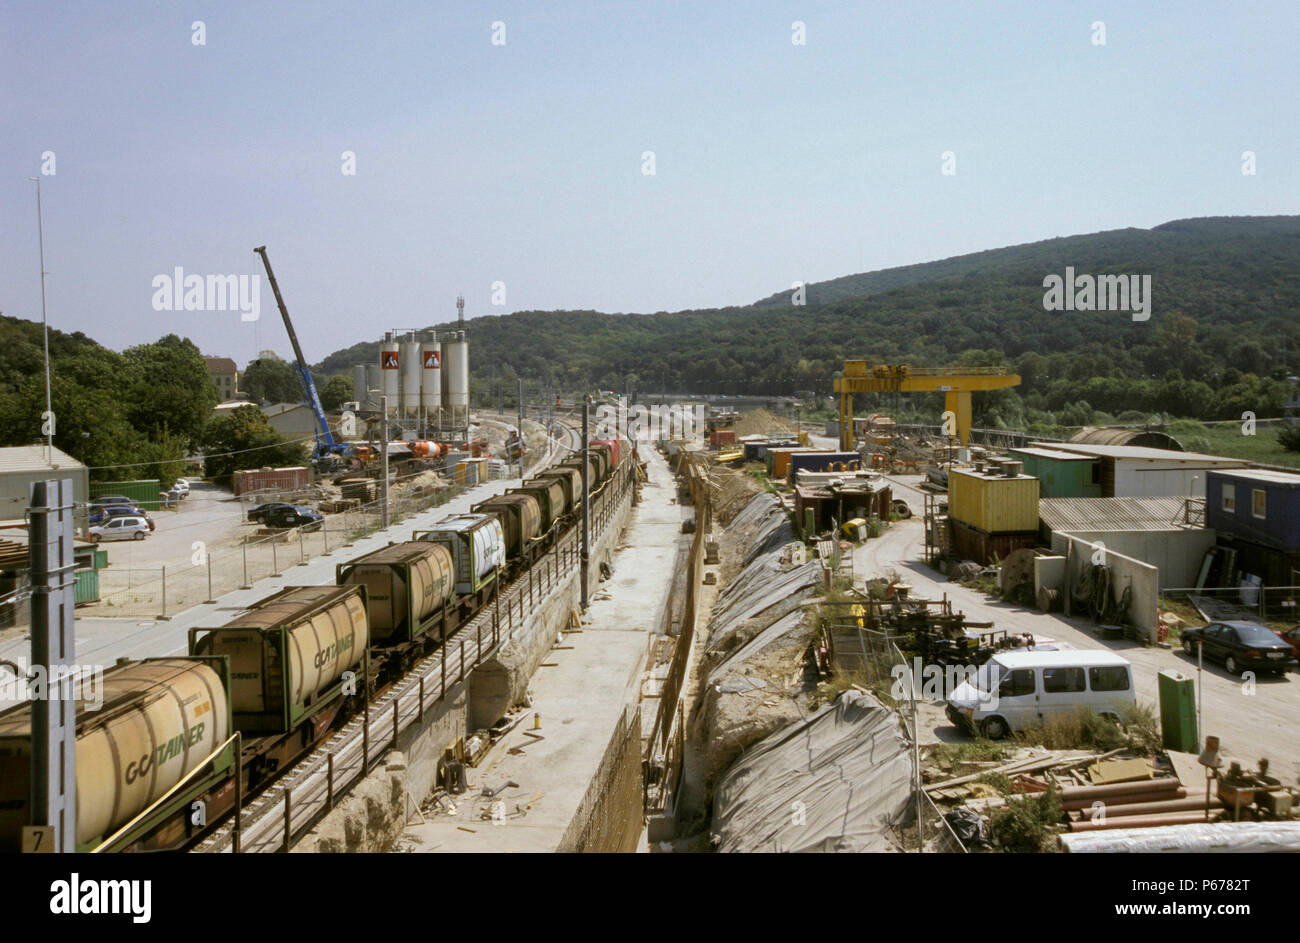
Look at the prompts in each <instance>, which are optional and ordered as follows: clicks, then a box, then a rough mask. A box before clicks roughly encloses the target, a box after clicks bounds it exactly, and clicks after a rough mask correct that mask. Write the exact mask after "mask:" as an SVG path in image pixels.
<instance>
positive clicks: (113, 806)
mask: <svg viewBox="0 0 1300 943" xmlns="http://www.w3.org/2000/svg"><path fill="white" fill-rule="evenodd" d="M229 680H230V679H229V675H228V666H227V664H226V661H225V659H221V658H149V659H145V660H143V661H135V662H131V661H123V662H122V663H120V664H118V665H116V666H115V667H112V668H109V669H108V670H107V671H105V672H104V674H103V678H102V684H101V685H100V687H99V693H100V694H101V695H102V698H103V701H102V704H97V703H93V702H88V701H85V700H83V701H81V702H79V703H78V704H77V746H76V768H77V772H76V777H77V782H76V789H77V814H76V823H75V824H76V845H77V850H78V851H92V850H104V851H116V850H122V849H126V848H130V849H132V850H139V851H145V850H163V849H168V848H177V847H180V846H181V845H183V844H184V843H185V841H186V840H187V839H188V838H189V837H190V835H191V833H192V831H193V829H194V826H193V824H192V822H191V804H192V803H193V802H195V801H196V800H199V799H203V800H204V801H205V802H207V801H210V800H212V799H213V793H214V792H218V793H222V794H224V793H231V794H233V774H234V771H235V769H236V763H237V761H238V758H237V757H236V756H235V749H234V741H233V739H232V737H231V734H232V718H231V711H230V702H229V699H228V697H227V691H228V685H229ZM85 688H86V686H85V684H84V683H83V691H84V690H85ZM98 700H99V699H98V698H96V702H97V701H98ZM31 725H32V715H31V704H30V703H24V704H19V705H16V706H14V707H11V708H9V709H8V710H6V711H4V712H2V713H0V852H14V851H19V850H20V847H21V841H22V829H23V827H24V826H26V825H29V824H31V820H32V807H31V736H32V727H31ZM232 797H233V796H226V800H227V802H229V801H230V799H231V798H232Z"/></svg>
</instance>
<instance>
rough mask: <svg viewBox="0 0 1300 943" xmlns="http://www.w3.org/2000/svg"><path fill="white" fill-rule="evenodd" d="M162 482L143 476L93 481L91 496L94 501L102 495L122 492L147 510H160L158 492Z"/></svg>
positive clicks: (121, 493)
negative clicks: (129, 478) (120, 479)
mask: <svg viewBox="0 0 1300 943" xmlns="http://www.w3.org/2000/svg"><path fill="white" fill-rule="evenodd" d="M161 490H162V483H161V482H160V481H159V480H158V479H157V478H143V479H137V480H136V481H92V482H91V483H90V498H91V500H92V501H93V500H94V499H95V498H98V497H99V496H101V495H105V494H120V495H122V496H124V497H127V498H130V499H131V500H132V501H134V502H135V503H136V504H137V505H138V506H139V507H141V508H144V510H146V511H156V510H158V493H159V492H160V491H161Z"/></svg>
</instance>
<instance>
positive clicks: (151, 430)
mask: <svg viewBox="0 0 1300 943" xmlns="http://www.w3.org/2000/svg"><path fill="white" fill-rule="evenodd" d="M122 357H123V360H124V363H125V368H126V377H125V378H126V382H125V383H124V384H123V390H122V400H123V402H124V405H125V407H126V415H127V419H128V420H129V421H130V423H131V425H133V426H134V427H135V428H136V429H137V430H139V431H140V432H143V433H146V434H147V435H150V436H153V437H155V438H157V437H158V436H160V435H165V434H167V433H171V434H174V435H176V436H179V437H180V438H181V439H185V440H189V441H193V440H195V439H197V438H198V436H199V433H200V431H202V429H203V424H204V423H205V422H207V420H208V416H209V415H211V413H212V407H213V406H215V405H216V404H217V391H216V390H215V389H214V388H213V386H212V383H211V382H210V381H209V379H208V368H207V364H206V363H205V362H204V360H203V355H202V354H201V353H200V352H199V349H198V348H197V347H195V346H194V343H193V342H192V341H190V340H189V339H188V338H185V339H182V338H179V337H177V336H176V335H175V334H168V335H167V336H166V337H164V338H162V339H161V340H159V341H156V342H155V343H152V344H141V345H140V346H138V347H132V348H130V349H129V350H127V351H126V352H125V353H124V354H123V355H122Z"/></svg>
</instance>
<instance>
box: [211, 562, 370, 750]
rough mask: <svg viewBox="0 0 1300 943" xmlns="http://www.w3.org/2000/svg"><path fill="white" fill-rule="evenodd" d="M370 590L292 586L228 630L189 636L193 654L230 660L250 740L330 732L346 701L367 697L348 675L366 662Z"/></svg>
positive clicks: (239, 719)
mask: <svg viewBox="0 0 1300 943" xmlns="http://www.w3.org/2000/svg"><path fill="white" fill-rule="evenodd" d="M365 593H366V591H365V587H364V586H362V585H349V586H288V587H285V588H284V589H282V590H280V591H279V592H278V593H274V594H273V595H271V596H268V597H266V598H265V599H263V600H261V601H260V602H256V603H254V604H253V605H251V606H249V607H248V609H246V610H245V611H244V612H242V613H240V614H239V615H238V616H236V617H235V618H233V619H231V620H230V621H229V622H227V623H226V624H225V625H223V626H218V627H215V628H198V627H196V628H192V629H190V633H189V636H190V652H191V653H192V654H195V655H225V656H226V657H228V658H229V659H230V703H231V711H232V714H233V715H234V721H235V726H236V728H238V729H239V730H240V731H242V732H244V733H245V734H249V733H264V734H270V733H287V732H290V731H294V730H296V729H298V728H299V727H300V726H301V725H302V724H303V723H304V722H305V721H307V720H315V721H317V725H316V726H318V727H321V726H327V725H328V721H329V720H330V719H332V717H333V714H334V712H335V711H336V710H337V708H338V707H339V706H340V704H341V700H342V698H343V697H345V696H347V695H358V696H365V690H364V689H365V684H364V682H363V681H358V678H357V676H355V675H354V676H352V677H351V678H349V677H345V675H347V673H348V672H351V671H352V670H353V669H356V668H357V667H358V666H361V665H363V663H365V662H366V660H367V654H366V651H367V646H368V645H369V644H370V623H369V620H368V618H367V616H366V599H365Z"/></svg>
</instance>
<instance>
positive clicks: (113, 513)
mask: <svg viewBox="0 0 1300 943" xmlns="http://www.w3.org/2000/svg"><path fill="white" fill-rule="evenodd" d="M115 517H142V518H144V520H145V523H147V524H148V525H149V530H151V531H152V530H153V529H154V523H153V518H152V517H150V516H149V515H148V514H146V513H145V512H144V511H142V510H141V509H140V508H138V507H134V506H131V505H121V506H118V505H114V506H110V507H101V508H95V509H94V510H92V511H91V512H90V520H89V522H90V523H91V524H102V523H104V522H105V521H109V520H112V519H113V518H115Z"/></svg>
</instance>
